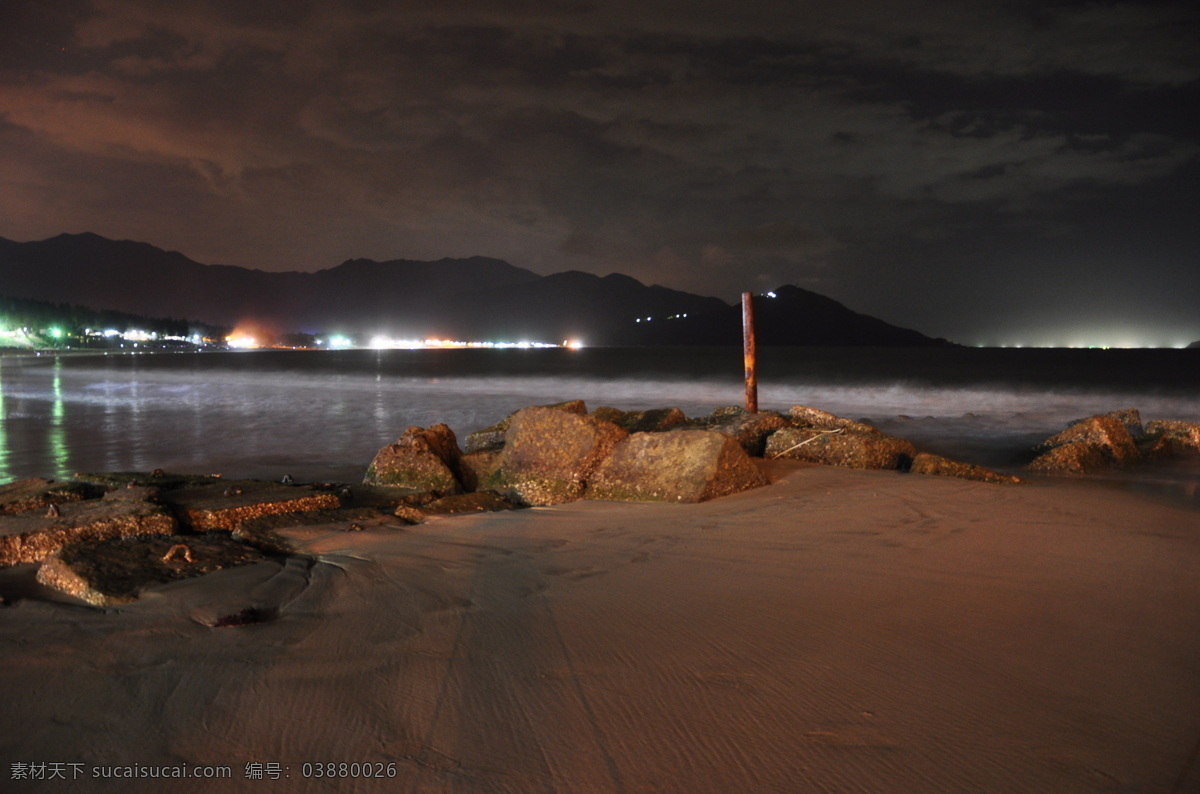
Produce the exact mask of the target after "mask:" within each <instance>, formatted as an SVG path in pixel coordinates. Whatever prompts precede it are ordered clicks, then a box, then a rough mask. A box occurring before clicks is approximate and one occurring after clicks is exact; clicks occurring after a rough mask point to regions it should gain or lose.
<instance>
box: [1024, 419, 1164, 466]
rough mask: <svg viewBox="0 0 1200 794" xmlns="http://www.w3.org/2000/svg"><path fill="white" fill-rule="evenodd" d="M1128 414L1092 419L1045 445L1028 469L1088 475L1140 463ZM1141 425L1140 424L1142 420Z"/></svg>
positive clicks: (1056, 436)
mask: <svg viewBox="0 0 1200 794" xmlns="http://www.w3.org/2000/svg"><path fill="white" fill-rule="evenodd" d="M1128 420H1129V415H1128V411H1123V412H1117V413H1111V414H1100V415H1097V416H1090V417H1088V418H1087V419H1083V420H1081V421H1079V422H1076V423H1075V424H1073V425H1071V426H1070V427H1068V428H1067V429H1066V430H1064V431H1062V432H1061V433H1058V434H1056V435H1054V436H1051V437H1050V438H1048V439H1046V440H1045V441H1043V442H1042V443H1041V444H1040V445H1038V447H1037V448H1036V449H1035V453H1037V457H1036V458H1034V459H1033V461H1032V462H1030V463H1029V465H1028V466H1027V467H1026V468H1028V469H1029V470H1030V471H1036V472H1047V473H1074V474H1087V473H1091V472H1096V471H1101V470H1104V469H1111V468H1121V467H1125V466H1129V465H1131V464H1134V463H1136V462H1137V461H1138V460H1140V459H1141V453H1139V452H1138V448H1137V446H1136V445H1135V444H1134V442H1133V436H1132V435H1130V433H1129V430H1128V429H1127V427H1126V424H1125V423H1126V421H1128ZM1139 423H1140V420H1139Z"/></svg>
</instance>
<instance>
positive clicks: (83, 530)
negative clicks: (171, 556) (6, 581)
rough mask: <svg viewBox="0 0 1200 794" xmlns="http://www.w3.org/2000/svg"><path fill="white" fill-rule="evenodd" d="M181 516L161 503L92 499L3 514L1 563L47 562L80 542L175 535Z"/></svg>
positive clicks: (0, 519) (0, 530)
mask: <svg viewBox="0 0 1200 794" xmlns="http://www.w3.org/2000/svg"><path fill="white" fill-rule="evenodd" d="M176 526H177V525H176V523H175V518H174V517H173V516H172V515H171V514H170V513H169V512H167V511H166V510H165V509H164V508H162V507H161V506H159V505H152V504H149V503H147V502H121V501H108V500H104V499H91V500H88V501H85V502H70V503H68V504H62V505H55V506H54V507H53V508H48V509H47V512H46V513H45V514H39V513H34V512H26V513H20V514H17V515H11V516H3V517H0V567H3V566H8V565H19V564H21V563H27V562H41V561H42V560H44V559H45V558H46V557H47V556H49V555H50V554H51V553H53V552H55V551H57V550H58V549H60V548H62V547H63V546H65V545H66V544H67V543H71V542H75V541H96V540H108V539H109V538H123V537H132V536H135V535H170V534H172V533H173V532H175V530H176Z"/></svg>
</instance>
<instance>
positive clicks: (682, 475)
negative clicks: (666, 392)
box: [586, 430, 767, 502]
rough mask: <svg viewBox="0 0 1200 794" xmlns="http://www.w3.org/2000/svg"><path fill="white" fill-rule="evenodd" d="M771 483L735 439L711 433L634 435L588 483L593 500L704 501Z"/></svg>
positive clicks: (705, 431)
mask: <svg viewBox="0 0 1200 794" xmlns="http://www.w3.org/2000/svg"><path fill="white" fill-rule="evenodd" d="M766 484H767V478H766V477H765V476H763V474H762V472H761V471H759V469H758V466H757V465H756V464H755V462H754V460H753V459H751V458H750V456H749V455H747V454H746V451H745V449H743V448H742V445H741V444H739V443H738V441H737V439H736V438H734V437H732V436H729V435H725V434H723V433H719V432H716V431H712V430H672V431H670V432H666V433H634V434H633V435H631V436H629V437H628V438H626V439H624V440H623V441H621V442H620V443H619V444H617V446H616V449H614V450H613V452H612V454H611V455H610V456H609V457H608V458H606V459H605V460H604V461H602V462H601V463H600V465H599V466H598V467H597V468H596V471H595V473H594V474H593V475H592V477H591V479H590V480H589V481H588V483H587V493H586V495H587V497H588V498H589V499H618V500H638V501H658V502H703V501H705V500H707V499H713V498H715V497H718V496H726V495H728V494H732V493H738V492H739V491H745V490H749V489H751V488H758V487H760V486H763V485H766Z"/></svg>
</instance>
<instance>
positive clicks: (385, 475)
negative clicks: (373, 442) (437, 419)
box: [363, 424, 463, 496]
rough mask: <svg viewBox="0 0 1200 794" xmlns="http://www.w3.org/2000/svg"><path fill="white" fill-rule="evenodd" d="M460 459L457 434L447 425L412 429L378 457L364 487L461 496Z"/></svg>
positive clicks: (370, 469) (365, 480) (365, 479)
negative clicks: (373, 486) (386, 487)
mask: <svg viewBox="0 0 1200 794" xmlns="http://www.w3.org/2000/svg"><path fill="white" fill-rule="evenodd" d="M461 455H462V453H461V452H459V449H458V440H457V439H456V438H455V437H454V431H453V430H451V429H450V428H449V427H447V426H446V425H444V424H436V425H434V426H432V427H430V428H429V429H428V430H427V429H425V428H423V427H416V426H414V427H409V428H408V429H407V430H405V431H404V434H403V435H401V436H400V438H399V439H398V440H397V441H395V442H394V443H392V444H388V445H387V446H386V447H384V448H383V449H381V450H379V452H378V453H376V455H375V459H374V460H372V461H371V465H370V466H369V467H367V474H366V476H365V477H364V478H363V483H364V484H365V485H392V486H400V487H403V488H412V489H413V490H416V491H428V492H430V493H433V494H436V495H438V496H446V495H449V494H454V493H462V491H463V487H462V483H461V482H460V479H459V461H460V458H461Z"/></svg>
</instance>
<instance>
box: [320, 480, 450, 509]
mask: <svg viewBox="0 0 1200 794" xmlns="http://www.w3.org/2000/svg"><path fill="white" fill-rule="evenodd" d="M344 490H345V493H343V492H342V490H340V489H339V490H337V493H338V498H339V499H340V500H341V503H342V506H343V507H368V508H376V509H378V510H383V511H389V512H390V511H391V510H392V509H394V508H395V507H396V506H397V505H401V504H412V503H413V502H418V503H422V504H423V503H425V502H432V501H433V500H434V499H436V498H437V497H436V496H434V495H433V494H432V493H430V492H429V491H417V490H414V489H412V488H402V487H400V486H392V485H356V486H354V488H346V489H344Z"/></svg>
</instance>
